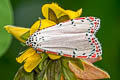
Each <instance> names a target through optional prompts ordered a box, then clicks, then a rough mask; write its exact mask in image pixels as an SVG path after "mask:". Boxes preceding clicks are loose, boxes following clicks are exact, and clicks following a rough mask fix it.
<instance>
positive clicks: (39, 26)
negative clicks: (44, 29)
mask: <svg viewBox="0 0 120 80" xmlns="http://www.w3.org/2000/svg"><path fill="white" fill-rule="evenodd" d="M38 19H39V20H40V25H39V28H38V30H40V27H41V18H40V17H38Z"/></svg>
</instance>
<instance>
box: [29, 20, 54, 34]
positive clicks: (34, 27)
mask: <svg viewBox="0 0 120 80" xmlns="http://www.w3.org/2000/svg"><path fill="white" fill-rule="evenodd" d="M55 24H56V23H54V22H52V21H50V20H47V19H42V20H41V27H40V29H44V28H47V27H50V26H53V25H55ZM39 26H40V20H38V21H36V22H35V23H34V24H33V25H32V27H31V29H30V35H32V34H33V33H34V32H35V31H37V30H38V28H39Z"/></svg>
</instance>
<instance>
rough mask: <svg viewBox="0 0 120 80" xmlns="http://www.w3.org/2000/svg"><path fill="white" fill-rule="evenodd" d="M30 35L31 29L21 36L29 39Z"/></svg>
mask: <svg viewBox="0 0 120 80" xmlns="http://www.w3.org/2000/svg"><path fill="white" fill-rule="evenodd" d="M29 37H30V31H27V32H26V33H24V34H23V35H22V36H21V38H22V39H24V40H27V39H28V38H29Z"/></svg>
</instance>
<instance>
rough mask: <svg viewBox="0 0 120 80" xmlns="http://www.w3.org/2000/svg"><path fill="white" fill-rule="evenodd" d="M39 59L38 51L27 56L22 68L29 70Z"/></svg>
mask: <svg viewBox="0 0 120 80" xmlns="http://www.w3.org/2000/svg"><path fill="white" fill-rule="evenodd" d="M40 61H41V56H40V54H38V53H35V54H34V55H32V56H30V57H28V58H27V59H26V60H25V64H24V69H25V71H27V72H31V71H32V70H33V69H34V68H35V67H36V66H37V65H38V64H39V63H40Z"/></svg>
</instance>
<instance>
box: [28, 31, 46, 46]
mask: <svg viewBox="0 0 120 80" xmlns="http://www.w3.org/2000/svg"><path fill="white" fill-rule="evenodd" d="M43 40H44V37H42V36H41V35H40V32H39V31H36V32H35V33H34V34H33V35H31V36H30V37H29V38H28V39H27V41H26V45H27V46H30V47H33V48H37V47H38V46H40V42H42V41H43Z"/></svg>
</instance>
